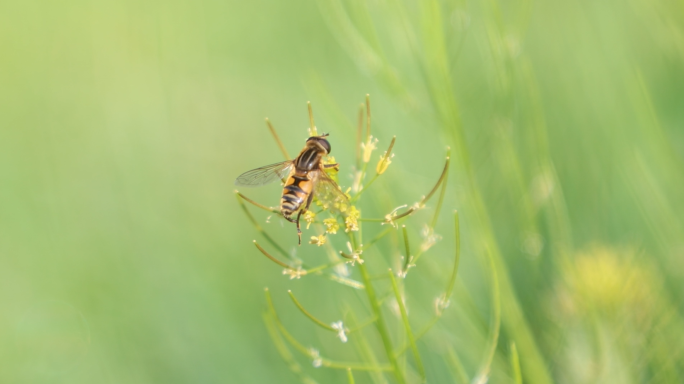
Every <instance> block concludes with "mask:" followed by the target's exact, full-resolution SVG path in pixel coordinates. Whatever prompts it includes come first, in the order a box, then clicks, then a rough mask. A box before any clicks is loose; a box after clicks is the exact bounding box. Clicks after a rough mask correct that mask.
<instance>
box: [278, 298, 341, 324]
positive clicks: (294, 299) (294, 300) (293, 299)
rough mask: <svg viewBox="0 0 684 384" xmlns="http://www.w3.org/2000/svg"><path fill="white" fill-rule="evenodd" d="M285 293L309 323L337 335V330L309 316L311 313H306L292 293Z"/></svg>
mask: <svg viewBox="0 0 684 384" xmlns="http://www.w3.org/2000/svg"><path fill="white" fill-rule="evenodd" d="M287 293H289V294H290V298H291V299H292V302H293V303H295V305H296V306H297V308H299V310H300V311H302V313H303V314H304V316H306V317H308V318H309V319H310V320H311V321H313V322H314V323H316V324H317V325H318V326H320V327H321V328H323V329H327V330H328V331H332V332H335V333H337V331H338V330H337V329H335V328H333V327H332V326H330V325H328V324H326V323H324V322H322V321H321V320H318V319H317V318H316V317H315V316H314V315H312V314H311V312H309V311H307V310H306V309H305V308H304V306H303V305H302V304H301V303H300V302H299V300H297V298H296V297H295V295H294V293H292V291H291V290H288V291H287Z"/></svg>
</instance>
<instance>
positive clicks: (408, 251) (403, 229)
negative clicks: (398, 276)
mask: <svg viewBox="0 0 684 384" xmlns="http://www.w3.org/2000/svg"><path fill="white" fill-rule="evenodd" d="M401 232H402V234H403V235H404V250H405V253H404V270H403V271H404V273H403V275H404V276H406V273H407V272H408V269H409V264H410V263H411V247H410V246H409V238H408V233H406V226H405V225H402V226H401Z"/></svg>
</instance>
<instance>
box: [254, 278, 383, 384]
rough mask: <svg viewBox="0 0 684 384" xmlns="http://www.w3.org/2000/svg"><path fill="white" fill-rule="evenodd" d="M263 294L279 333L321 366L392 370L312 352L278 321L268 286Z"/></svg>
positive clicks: (358, 369)
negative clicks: (329, 357)
mask: <svg viewBox="0 0 684 384" xmlns="http://www.w3.org/2000/svg"><path fill="white" fill-rule="evenodd" d="M264 292H265V295H266V304H267V305H268V309H269V312H270V314H271V317H272V318H273V321H274V322H275V325H276V326H277V328H278V330H279V331H280V333H281V334H282V335H283V337H284V338H285V340H287V342H288V343H290V345H292V346H293V347H294V348H295V349H296V350H298V351H299V352H301V353H302V354H303V355H305V356H307V357H309V358H311V359H316V358H318V359H320V362H321V366H323V367H328V368H335V369H348V368H352V369H355V370H357V371H378V370H380V371H392V370H393V369H394V368H393V367H392V366H389V365H380V366H378V365H372V364H363V363H355V362H346V361H334V360H330V359H326V358H324V357H321V356H320V355H317V354H314V353H313V351H312V349H311V348H307V347H305V346H304V345H303V344H302V343H300V342H299V341H298V340H297V339H295V338H294V336H292V334H290V332H288V331H287V329H285V326H283V324H282V323H281V322H280V319H279V318H278V314H277V313H276V311H275V307H274V306H273V300H272V299H271V293H270V292H269V290H268V288H266V289H264Z"/></svg>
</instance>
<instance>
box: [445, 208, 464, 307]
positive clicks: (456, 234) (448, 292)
mask: <svg viewBox="0 0 684 384" xmlns="http://www.w3.org/2000/svg"><path fill="white" fill-rule="evenodd" d="M454 242H455V243H456V244H455V245H456V249H455V251H454V254H455V257H454V269H453V270H452V272H451V278H450V279H449V283H448V284H447V288H446V290H445V291H444V298H443V300H444V305H447V303H448V302H449V298H450V297H451V292H452V291H453V290H454V284H456V277H457V276H458V266H459V264H460V263H461V224H460V220H459V218H458V211H454Z"/></svg>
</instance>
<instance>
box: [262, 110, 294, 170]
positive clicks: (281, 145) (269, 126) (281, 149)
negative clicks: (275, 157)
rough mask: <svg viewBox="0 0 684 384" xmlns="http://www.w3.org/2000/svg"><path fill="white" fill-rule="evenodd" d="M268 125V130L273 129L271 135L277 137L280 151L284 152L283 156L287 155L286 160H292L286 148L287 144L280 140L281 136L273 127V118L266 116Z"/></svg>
mask: <svg viewBox="0 0 684 384" xmlns="http://www.w3.org/2000/svg"><path fill="white" fill-rule="evenodd" d="M266 125H267V126H268V130H269V131H271V135H272V136H273V138H274V139H275V141H276V143H277V144H278V148H280V152H282V153H283V156H285V160H290V159H291V157H290V154H289V153H287V149H285V145H283V142H282V141H281V140H280V137H279V136H278V134H277V133H276V130H275V128H273V124H271V120H269V119H268V117H267V118H266Z"/></svg>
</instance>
